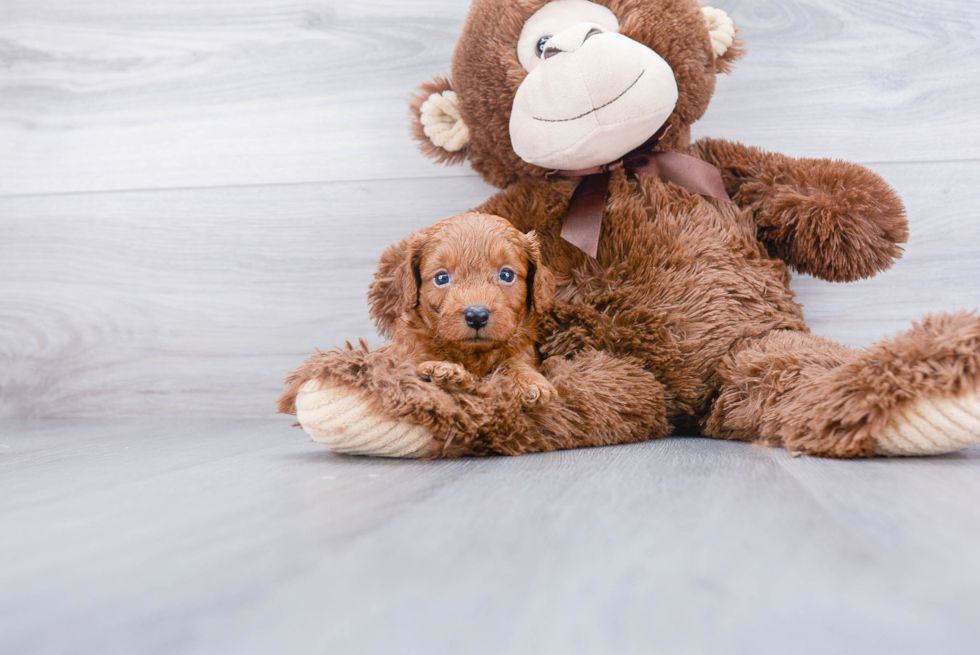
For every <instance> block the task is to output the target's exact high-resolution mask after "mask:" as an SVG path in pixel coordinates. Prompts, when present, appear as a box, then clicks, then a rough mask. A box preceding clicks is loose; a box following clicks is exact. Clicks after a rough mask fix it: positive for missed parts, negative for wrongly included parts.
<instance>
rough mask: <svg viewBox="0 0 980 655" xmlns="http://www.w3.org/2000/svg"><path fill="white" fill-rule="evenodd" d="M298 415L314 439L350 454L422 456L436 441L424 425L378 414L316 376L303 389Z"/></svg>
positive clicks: (302, 424)
mask: <svg viewBox="0 0 980 655" xmlns="http://www.w3.org/2000/svg"><path fill="white" fill-rule="evenodd" d="M296 418H297V420H298V421H299V424H300V425H301V426H302V427H303V430H305V431H306V434H308V435H309V436H310V438H311V439H313V441H316V442H317V443H320V444H323V445H324V446H326V447H327V448H329V449H330V450H333V451H336V452H338V453H347V454H349V455H375V456H378V457H419V456H420V455H422V453H423V452H424V451H425V449H426V447H427V446H428V445H429V444H430V443H431V442H432V435H431V434H430V433H429V432H428V431H427V430H425V429H424V428H422V427H419V426H418V425H414V424H412V423H408V422H405V421H391V420H388V419H385V418H381V417H379V416H375V415H374V412H373V410H372V409H371V408H370V406H369V405H368V403H367V402H365V401H364V400H362V399H361V398H359V397H358V396H357V394H353V393H351V392H350V390H349V389H344V388H340V387H326V388H324V387H322V383H320V382H317V381H314V380H311V381H310V382H307V383H306V384H305V385H304V386H303V388H302V389H300V392H299V395H298V396H297V398H296Z"/></svg>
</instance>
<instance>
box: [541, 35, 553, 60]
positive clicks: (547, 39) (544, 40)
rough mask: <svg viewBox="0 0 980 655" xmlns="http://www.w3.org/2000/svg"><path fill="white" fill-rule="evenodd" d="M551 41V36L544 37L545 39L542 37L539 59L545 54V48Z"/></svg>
mask: <svg viewBox="0 0 980 655" xmlns="http://www.w3.org/2000/svg"><path fill="white" fill-rule="evenodd" d="M550 40H551V37H550V36H543V37H541V40H540V41H538V56H539V57H540V56H541V55H543V54H544V47H545V45H547V44H548V41H550Z"/></svg>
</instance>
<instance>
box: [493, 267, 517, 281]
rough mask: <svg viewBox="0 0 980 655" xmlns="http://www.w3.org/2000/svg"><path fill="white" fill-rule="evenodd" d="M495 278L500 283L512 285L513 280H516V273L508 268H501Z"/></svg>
mask: <svg viewBox="0 0 980 655" xmlns="http://www.w3.org/2000/svg"><path fill="white" fill-rule="evenodd" d="M497 277H499V278H500V281H501V282H503V283H504V284H514V280H516V279H517V273H515V272H514V271H512V270H510V269H509V268H502V269H500V273H498V274H497Z"/></svg>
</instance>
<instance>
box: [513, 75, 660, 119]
mask: <svg viewBox="0 0 980 655" xmlns="http://www.w3.org/2000/svg"><path fill="white" fill-rule="evenodd" d="M644 73H646V71H645V70H643V71H640V74H639V76H638V77H637V78H636V79H635V80H633V83H632V84H630V85H629V86H628V87H626V90H625V91H623V92H622V93H620V94H619V95H618V96H616V97H615V98H613V99H612V100H610V101H609V102H607V103H606V104H604V105H602V106H601V107H596V108H595V109H591V110H589V111H587V112H585V113H584V114H580V115H578V116H575V117H573V118H538V117H537V116H532V118H533V119H534V120H536V121H541V122H543V123H567V122H568V121H577V120H578V119H580V118H585V117H586V116H588V115H589V114H594V113H595V112H597V111H599V110H600V109H605V108H606V107H608V106H609V105H611V104H612V103H614V102H616V101H617V100H619V99H620V98H622V97H623V96H624V95H626V94H627V93H629V90H630V89H632V88H633V87H634V86H636V83H637V82H639V81H640V78H641V77H643V75H644Z"/></svg>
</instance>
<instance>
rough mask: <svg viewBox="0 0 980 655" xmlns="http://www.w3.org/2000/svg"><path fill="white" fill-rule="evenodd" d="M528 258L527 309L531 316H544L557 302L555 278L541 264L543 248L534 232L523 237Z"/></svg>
mask: <svg viewBox="0 0 980 655" xmlns="http://www.w3.org/2000/svg"><path fill="white" fill-rule="evenodd" d="M521 241H522V242H523V244H524V254H525V256H526V257H527V308H528V311H529V312H530V313H531V314H538V315H540V314H543V313H544V312H546V311H548V310H549V309H551V307H552V305H553V304H554V301H555V276H554V275H552V273H551V271H550V270H549V269H548V267H547V266H545V265H544V264H542V263H541V246H540V244H539V243H538V236H537V234H535V232H534V230H531V231H530V232H528V233H527V234H525V235H523V238H522V239H521Z"/></svg>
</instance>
